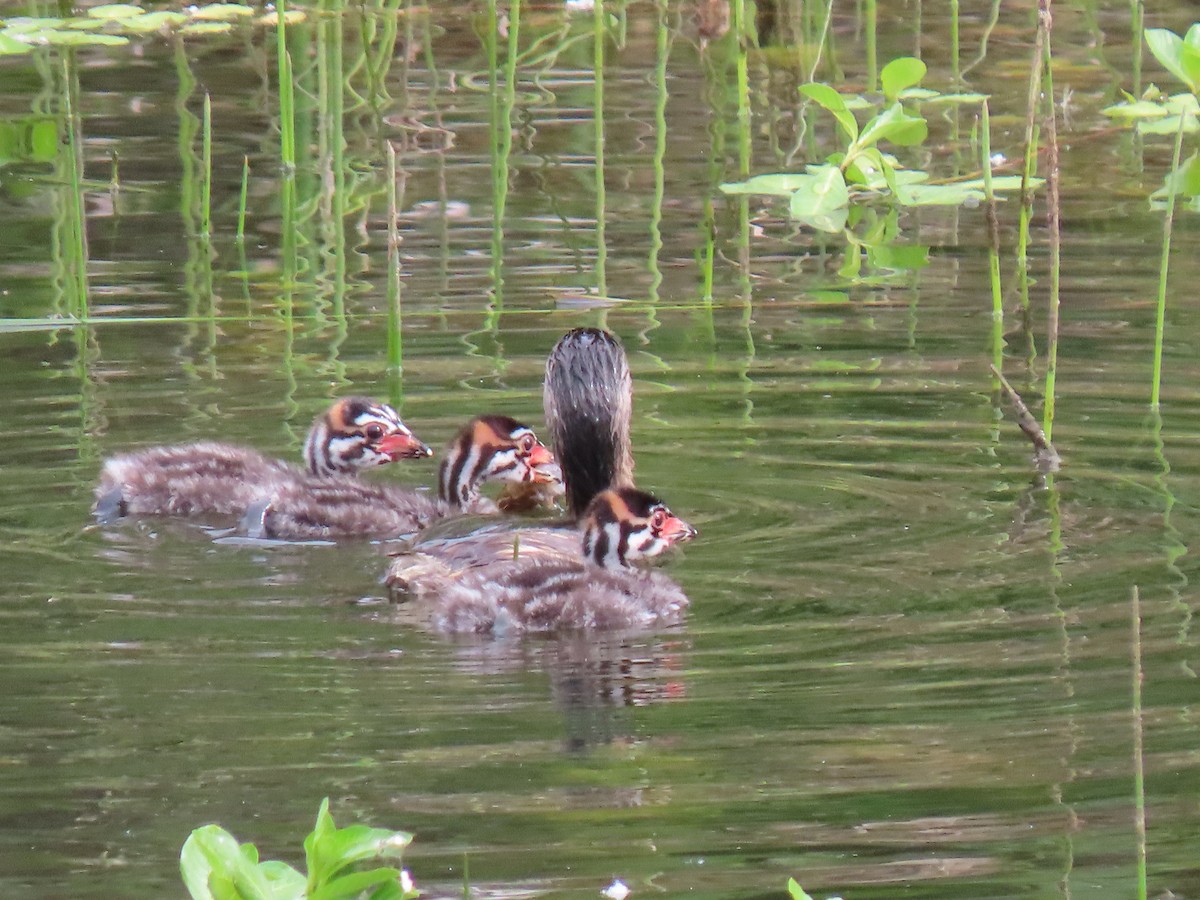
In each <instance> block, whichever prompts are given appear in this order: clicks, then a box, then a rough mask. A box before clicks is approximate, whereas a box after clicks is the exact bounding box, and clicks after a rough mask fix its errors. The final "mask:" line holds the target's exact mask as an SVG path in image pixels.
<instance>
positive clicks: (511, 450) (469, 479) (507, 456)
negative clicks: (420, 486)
mask: <svg viewBox="0 0 1200 900" xmlns="http://www.w3.org/2000/svg"><path fill="white" fill-rule="evenodd" d="M560 478H561V476H560V474H559V472H558V467H557V466H556V465H555V464H554V455H553V454H552V453H551V452H550V451H549V450H547V449H546V447H545V445H544V444H542V442H541V441H539V440H538V439H537V435H536V434H534V433H533V429H532V428H530V427H529V426H528V425H522V424H521V423H520V422H517V421H516V420H515V419H510V418H509V417H508V416H479V417H477V418H475V419H472V420H471V421H470V422H468V423H467V426H466V427H465V428H464V429H463V430H462V431H460V432H459V433H458V437H456V438H455V439H454V440H453V441H452V442H451V443H450V446H449V447H447V448H446V458H445V459H444V460H442V468H441V472H440V474H439V476H438V494H439V496H440V497H441V498H442V499H443V500H445V501H446V502H448V503H453V504H455V505H456V506H466V505H467V504H468V503H470V502H471V501H472V500H474V499H475V497H477V496H478V494H479V486H480V485H482V484H483V483H484V482H485V481H517V482H522V481H526V482H535V483H541V484H545V483H550V482H554V481H558V480H560Z"/></svg>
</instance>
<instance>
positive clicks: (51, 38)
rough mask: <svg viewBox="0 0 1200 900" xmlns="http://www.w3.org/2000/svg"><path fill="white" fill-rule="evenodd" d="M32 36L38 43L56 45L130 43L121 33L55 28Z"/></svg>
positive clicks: (112, 44) (90, 45) (87, 45)
mask: <svg viewBox="0 0 1200 900" xmlns="http://www.w3.org/2000/svg"><path fill="white" fill-rule="evenodd" d="M30 37H33V38H36V40H37V41H38V43H41V44H50V45H51V46H54V47H116V46H119V45H121V44H128V43H129V38H127V37H122V36H121V35H119V34H92V33H90V32H86V31H60V30H58V29H55V28H51V29H48V30H46V31H38V32H34V33H32V34H31V35H30Z"/></svg>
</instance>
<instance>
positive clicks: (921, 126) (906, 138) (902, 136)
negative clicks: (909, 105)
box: [855, 103, 929, 147]
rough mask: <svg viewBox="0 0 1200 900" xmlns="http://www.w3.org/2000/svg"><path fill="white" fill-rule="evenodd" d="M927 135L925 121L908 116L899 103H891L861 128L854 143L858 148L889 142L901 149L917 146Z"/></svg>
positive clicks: (927, 130) (919, 117) (918, 117)
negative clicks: (860, 132) (883, 141)
mask: <svg viewBox="0 0 1200 900" xmlns="http://www.w3.org/2000/svg"><path fill="white" fill-rule="evenodd" d="M928 134H929V128H928V126H927V125H926V124H925V119H924V118H922V117H921V116H910V115H909V114H908V113H906V112H905V111H904V107H903V106H901V105H900V104H899V103H893V104H892V105H891V106H889V107H888V108H887V109H886V110H884V111H883V112H881V113H880V114H879V115H877V116H876V117H875V118H873V119H871V121H869V122H867V124H866V125H864V126H863V130H862V134H861V135H860V136H859V138H858V140H857V141H856V142H855V143H856V144H857V145H859V146H860V147H869V146H871V145H873V144H877V143H879V142H880V141H882V140H888V141H891V142H892V143H893V144H897V145H899V146H901V147H909V146H912V145H913V144H919V143H921V141H923V140H925V137H926V135H928Z"/></svg>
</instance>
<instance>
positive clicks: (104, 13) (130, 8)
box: [87, 3, 146, 19]
mask: <svg viewBox="0 0 1200 900" xmlns="http://www.w3.org/2000/svg"><path fill="white" fill-rule="evenodd" d="M145 12H146V11H145V10H144V9H142V8H141V7H140V6H134V5H133V4H132V3H106V4H105V5H104V6H93V7H92V8H91V9H89V10H88V11H87V14H88V15H89V16H90V17H91V18H93V19H132V18H133V17H134V16H141V15H144V14H145Z"/></svg>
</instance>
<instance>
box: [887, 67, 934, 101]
mask: <svg viewBox="0 0 1200 900" xmlns="http://www.w3.org/2000/svg"><path fill="white" fill-rule="evenodd" d="M926 71H927V69H926V68H925V63H923V62H921V60H919V59H917V58H916V57H915V56H901V57H899V58H898V59H893V60H892V61H891V62H890V63H888V64H887V65H886V66H884V67H883V71H882V72H880V73H879V82H880V84H881V85H882V86H883V96H885V97H886V98H887V99H888V100H889V101H892V102H894V101H895V100H897V99H899V97H900V92H901V91H903V90H904V89H905V88H910V87H913V86H914V85H917V84H920V82H921V79H922V78H924V77H925V72H926Z"/></svg>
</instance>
